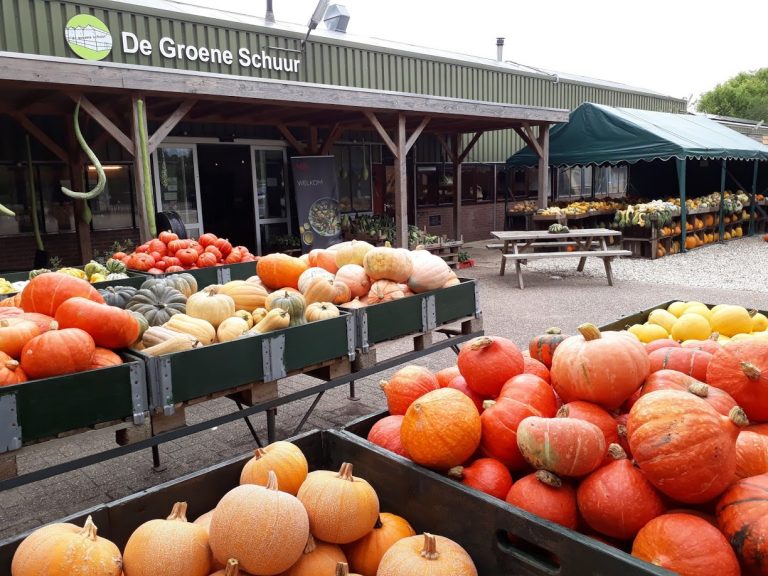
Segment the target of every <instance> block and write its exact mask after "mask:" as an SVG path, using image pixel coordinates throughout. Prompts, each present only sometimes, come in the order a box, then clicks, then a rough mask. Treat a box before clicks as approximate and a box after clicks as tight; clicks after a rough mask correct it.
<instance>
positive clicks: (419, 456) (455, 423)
mask: <svg viewBox="0 0 768 576" xmlns="http://www.w3.org/2000/svg"><path fill="white" fill-rule="evenodd" d="M481 430H482V426H481V424H480V415H479V414H478V413H477V408H476V407H475V405H474V403H473V402H472V400H470V399H469V398H468V397H467V396H466V395H465V394H463V393H461V392H459V391H458V390H454V389H453V388H440V389H438V390H433V391H431V392H427V393H426V394H425V395H424V396H422V397H421V398H418V399H417V400H416V401H414V402H413V404H411V405H410V406H409V407H408V410H407V411H406V413H405V417H404V418H403V424H402V428H401V430H400V437H401V439H402V441H403V447H404V448H405V450H406V451H407V452H408V454H409V456H410V457H411V459H412V460H413V461H414V462H417V463H418V464H421V465H422V466H426V467H428V468H436V469H438V470H448V469H449V468H452V467H454V466H458V465H459V464H462V463H464V461H466V460H467V458H469V457H470V456H471V455H472V454H473V453H474V452H475V450H477V447H478V446H479V445H480V434H481Z"/></svg>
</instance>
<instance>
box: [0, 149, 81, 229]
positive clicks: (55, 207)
mask: <svg viewBox="0 0 768 576" xmlns="http://www.w3.org/2000/svg"><path fill="white" fill-rule="evenodd" d="M33 172H34V179H35V192H36V194H37V204H38V210H39V212H38V214H39V216H38V221H39V222H40V232H41V233H43V234H56V233H58V232H74V231H75V211H74V204H73V202H72V200H71V199H70V198H69V197H67V196H65V195H64V194H63V193H62V191H61V187H62V186H66V187H68V188H72V185H71V182H70V181H69V169H68V168H67V166H66V165H64V164H59V163H33ZM27 179H28V168H27V166H26V165H24V164H22V165H3V166H0V203H2V204H3V205H5V206H6V207H8V208H9V209H11V210H13V211H14V212H16V216H15V217H11V218H8V217H0V234H31V233H32V231H33V228H32V213H31V211H30V207H31V205H32V203H31V200H30V197H29V193H28V191H27Z"/></svg>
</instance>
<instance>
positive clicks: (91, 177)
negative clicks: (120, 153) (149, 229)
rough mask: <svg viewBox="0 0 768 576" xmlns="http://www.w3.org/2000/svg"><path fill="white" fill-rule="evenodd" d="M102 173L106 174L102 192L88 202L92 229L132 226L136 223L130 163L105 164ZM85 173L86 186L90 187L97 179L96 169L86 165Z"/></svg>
mask: <svg viewBox="0 0 768 576" xmlns="http://www.w3.org/2000/svg"><path fill="white" fill-rule="evenodd" d="M104 173H105V174H106V176H107V184H106V186H105V187H104V192H102V193H101V194H99V195H98V196H97V197H96V198H94V199H93V200H89V202H88V205H89V206H90V208H91V212H92V213H93V222H92V224H91V225H92V226H93V229H94V230H110V229H117V228H134V227H135V226H136V223H135V219H134V212H135V210H134V206H133V204H134V199H133V193H132V191H133V178H132V175H131V166H130V164H107V165H105V166H104ZM87 174H88V187H89V188H92V187H93V186H95V185H96V182H97V181H98V175H97V173H96V169H95V168H94V167H93V166H88V168H87Z"/></svg>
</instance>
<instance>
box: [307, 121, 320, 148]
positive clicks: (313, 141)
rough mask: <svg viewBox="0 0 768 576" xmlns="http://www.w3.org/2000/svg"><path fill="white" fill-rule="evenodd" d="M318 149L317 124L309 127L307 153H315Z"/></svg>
mask: <svg viewBox="0 0 768 576" xmlns="http://www.w3.org/2000/svg"><path fill="white" fill-rule="evenodd" d="M319 151H320V145H319V144H318V143H317V126H310V128H309V153H310V154H315V155H316V154H317V153H318V152H319Z"/></svg>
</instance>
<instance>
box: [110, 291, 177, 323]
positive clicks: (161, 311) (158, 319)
mask: <svg viewBox="0 0 768 576" xmlns="http://www.w3.org/2000/svg"><path fill="white" fill-rule="evenodd" d="M145 284H146V282H145ZM125 308H126V310H130V311H132V312H138V313H140V314H142V315H143V316H144V317H145V318H146V319H147V322H148V323H149V325H150V326H161V325H162V324H165V323H166V322H168V320H170V318H171V316H173V315H174V314H184V313H185V312H186V310H187V297H186V296H184V294H182V293H181V292H179V291H178V290H176V289H175V288H171V287H170V286H168V285H167V284H165V283H162V284H152V285H151V286H149V287H147V288H140V289H139V290H137V291H136V294H134V295H133V297H132V298H131V300H130V301H129V302H128V305H127V306H126V307H125Z"/></svg>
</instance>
